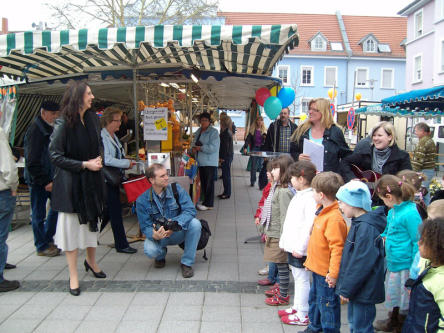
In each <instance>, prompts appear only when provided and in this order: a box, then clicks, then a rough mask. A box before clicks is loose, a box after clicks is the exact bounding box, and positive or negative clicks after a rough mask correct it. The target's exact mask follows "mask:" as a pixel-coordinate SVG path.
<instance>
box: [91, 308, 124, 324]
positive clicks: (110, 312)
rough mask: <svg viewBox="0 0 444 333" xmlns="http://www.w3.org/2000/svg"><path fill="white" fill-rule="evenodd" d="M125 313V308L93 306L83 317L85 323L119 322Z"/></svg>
mask: <svg viewBox="0 0 444 333" xmlns="http://www.w3.org/2000/svg"><path fill="white" fill-rule="evenodd" d="M125 312H126V307H123V306H116V305H114V306H93V307H92V308H91V310H90V311H89V313H88V315H87V316H86V317H85V321H107V320H110V318H112V320H116V321H120V320H121V319H122V317H123V315H124V314H125Z"/></svg>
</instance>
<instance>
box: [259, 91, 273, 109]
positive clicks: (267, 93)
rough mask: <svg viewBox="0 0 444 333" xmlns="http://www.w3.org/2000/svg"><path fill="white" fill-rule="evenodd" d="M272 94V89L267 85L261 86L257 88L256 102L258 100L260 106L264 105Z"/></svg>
mask: <svg viewBox="0 0 444 333" xmlns="http://www.w3.org/2000/svg"><path fill="white" fill-rule="evenodd" d="M270 96H271V94H270V90H268V89H267V88H265V87H262V88H259V89H258V90H256V102H257V104H259V105H260V106H264V103H265V101H266V100H267V98H268V97H270Z"/></svg>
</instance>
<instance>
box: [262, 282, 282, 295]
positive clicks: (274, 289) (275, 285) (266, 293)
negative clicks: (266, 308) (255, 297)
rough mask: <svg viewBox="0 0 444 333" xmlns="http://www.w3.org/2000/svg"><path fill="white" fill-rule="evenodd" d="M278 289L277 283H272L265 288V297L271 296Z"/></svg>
mask: <svg viewBox="0 0 444 333" xmlns="http://www.w3.org/2000/svg"><path fill="white" fill-rule="evenodd" d="M278 291H279V283H275V284H273V285H272V286H271V287H270V289H268V290H265V292H264V294H265V296H267V297H273V296H274V294H276V293H277V292H278Z"/></svg>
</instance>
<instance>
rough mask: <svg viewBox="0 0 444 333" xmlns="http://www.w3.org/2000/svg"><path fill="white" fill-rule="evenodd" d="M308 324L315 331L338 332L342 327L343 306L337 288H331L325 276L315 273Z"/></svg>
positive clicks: (309, 301)
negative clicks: (336, 292)
mask: <svg viewBox="0 0 444 333" xmlns="http://www.w3.org/2000/svg"><path fill="white" fill-rule="evenodd" d="M308 318H309V319H310V324H309V326H308V328H309V329H311V330H312V331H313V332H320V331H322V332H324V333H333V332H334V333H336V332H339V330H340V327H341V306H340V303H339V296H338V295H336V294H335V288H329V287H328V284H327V282H325V276H321V275H318V274H316V273H313V282H312V284H311V288H310V294H309V296H308Z"/></svg>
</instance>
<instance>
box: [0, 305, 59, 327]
mask: <svg viewBox="0 0 444 333" xmlns="http://www.w3.org/2000/svg"><path fill="white" fill-rule="evenodd" d="M56 305H57V304H46V303H45V304H44V305H43V304H41V305H40V306H36V305H34V304H29V305H28V304H25V305H23V306H21V307H20V308H19V309H17V311H15V312H14V313H13V314H12V315H11V316H10V317H9V318H8V320H10V319H12V320H18V321H21V320H24V319H28V320H42V319H44V318H45V317H46V316H47V315H48V314H49V313H50V312H51V311H52V310H53V309H54V308H55V307H56ZM0 332H1V330H0Z"/></svg>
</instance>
